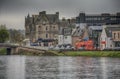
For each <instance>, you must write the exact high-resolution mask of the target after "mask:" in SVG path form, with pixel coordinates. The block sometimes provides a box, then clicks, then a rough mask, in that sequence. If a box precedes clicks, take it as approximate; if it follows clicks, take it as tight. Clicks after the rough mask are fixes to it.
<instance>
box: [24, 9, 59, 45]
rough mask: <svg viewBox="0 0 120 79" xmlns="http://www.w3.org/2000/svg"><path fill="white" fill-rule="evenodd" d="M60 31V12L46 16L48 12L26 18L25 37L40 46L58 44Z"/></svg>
mask: <svg viewBox="0 0 120 79" xmlns="http://www.w3.org/2000/svg"><path fill="white" fill-rule="evenodd" d="M58 30H59V12H56V13H55V14H46V11H42V12H39V14H38V15H32V16H30V15H29V14H28V16H27V17H25V35H26V38H28V39H30V42H31V43H35V42H37V43H39V45H40V46H50V45H55V44H57V41H58V39H57V38H58Z"/></svg>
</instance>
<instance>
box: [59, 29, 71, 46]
mask: <svg viewBox="0 0 120 79" xmlns="http://www.w3.org/2000/svg"><path fill="white" fill-rule="evenodd" d="M71 33H72V29H71V28H61V29H60V33H59V36H58V45H62V44H72V36H71Z"/></svg>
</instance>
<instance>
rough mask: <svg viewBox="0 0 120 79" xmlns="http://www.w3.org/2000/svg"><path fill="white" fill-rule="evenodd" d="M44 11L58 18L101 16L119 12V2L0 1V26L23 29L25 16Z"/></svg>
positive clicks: (117, 0)
mask: <svg viewBox="0 0 120 79" xmlns="http://www.w3.org/2000/svg"><path fill="white" fill-rule="evenodd" d="M40 11H46V12H47V14H54V13H55V12H58V11H59V14H60V18H62V17H66V18H73V17H76V16H78V15H79V13H80V12H81V11H82V12H85V13H86V14H101V13H111V14H115V13H117V12H120V0H0V25H1V24H5V25H6V26H7V28H8V29H10V28H12V29H24V23H25V16H27V15H28V13H29V14H30V15H32V14H38V13H39V12H40Z"/></svg>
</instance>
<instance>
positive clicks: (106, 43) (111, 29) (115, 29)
mask: <svg viewBox="0 0 120 79" xmlns="http://www.w3.org/2000/svg"><path fill="white" fill-rule="evenodd" d="M116 40H117V41H116ZM115 47H120V25H107V26H106V25H105V26H103V30H102V33H101V36H100V48H101V50H104V49H113V48H115Z"/></svg>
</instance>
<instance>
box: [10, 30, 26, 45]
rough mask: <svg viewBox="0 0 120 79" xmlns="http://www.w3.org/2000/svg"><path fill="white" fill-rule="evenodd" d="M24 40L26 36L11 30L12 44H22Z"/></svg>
mask: <svg viewBox="0 0 120 79" xmlns="http://www.w3.org/2000/svg"><path fill="white" fill-rule="evenodd" d="M23 40H24V35H23V34H22V33H21V32H20V31H19V30H15V29H14V30H12V29H11V30H10V42H12V43H19V44H21V43H22V41H23Z"/></svg>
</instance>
